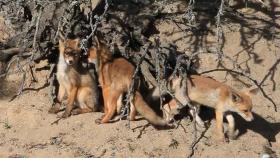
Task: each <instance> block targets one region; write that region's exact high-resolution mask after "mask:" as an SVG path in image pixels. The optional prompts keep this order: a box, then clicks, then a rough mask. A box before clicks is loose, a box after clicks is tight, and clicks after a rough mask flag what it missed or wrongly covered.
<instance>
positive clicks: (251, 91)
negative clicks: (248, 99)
mask: <svg viewBox="0 0 280 158" xmlns="http://www.w3.org/2000/svg"><path fill="white" fill-rule="evenodd" d="M259 91H260V88H259V87H256V86H252V87H250V88H247V89H245V90H244V92H245V93H246V94H247V95H250V96H251V95H252V94H253V95H256V94H257V93H258V92H259Z"/></svg>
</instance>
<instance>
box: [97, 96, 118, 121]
mask: <svg viewBox="0 0 280 158" xmlns="http://www.w3.org/2000/svg"><path fill="white" fill-rule="evenodd" d="M108 95H109V96H108ZM120 95H121V92H119V91H109V93H107V96H108V102H107V107H108V109H107V110H108V111H107V113H105V116H104V117H103V118H102V120H101V123H108V122H109V121H110V120H111V119H112V117H113V116H114V114H115V113H116V110H117V100H118V98H119V96H120Z"/></svg>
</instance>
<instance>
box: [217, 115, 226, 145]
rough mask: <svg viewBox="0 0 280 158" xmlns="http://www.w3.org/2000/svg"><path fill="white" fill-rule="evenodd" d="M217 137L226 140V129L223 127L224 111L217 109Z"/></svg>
mask: <svg viewBox="0 0 280 158" xmlns="http://www.w3.org/2000/svg"><path fill="white" fill-rule="evenodd" d="M215 113H216V130H217V131H216V139H217V140H218V141H225V135H224V129H223V112H222V111H220V110H216V111H215Z"/></svg>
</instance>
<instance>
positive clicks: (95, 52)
mask: <svg viewBox="0 0 280 158" xmlns="http://www.w3.org/2000/svg"><path fill="white" fill-rule="evenodd" d="M111 59H112V54H111V53H110V51H109V49H108V48H107V46H106V45H105V44H104V43H103V42H101V41H99V39H98V38H97V37H95V44H94V46H92V47H91V48H90V49H89V52H88V62H89V63H92V64H96V65H98V64H99V62H101V63H102V62H106V61H109V60H111Z"/></svg>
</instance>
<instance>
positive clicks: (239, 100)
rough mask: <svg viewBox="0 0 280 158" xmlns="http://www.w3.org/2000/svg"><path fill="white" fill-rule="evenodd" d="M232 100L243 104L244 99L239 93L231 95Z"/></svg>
mask: <svg viewBox="0 0 280 158" xmlns="http://www.w3.org/2000/svg"><path fill="white" fill-rule="evenodd" d="M231 98H232V101H233V102H241V101H242V98H241V97H240V96H239V95H238V94H237V93H234V92H233V93H231Z"/></svg>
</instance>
